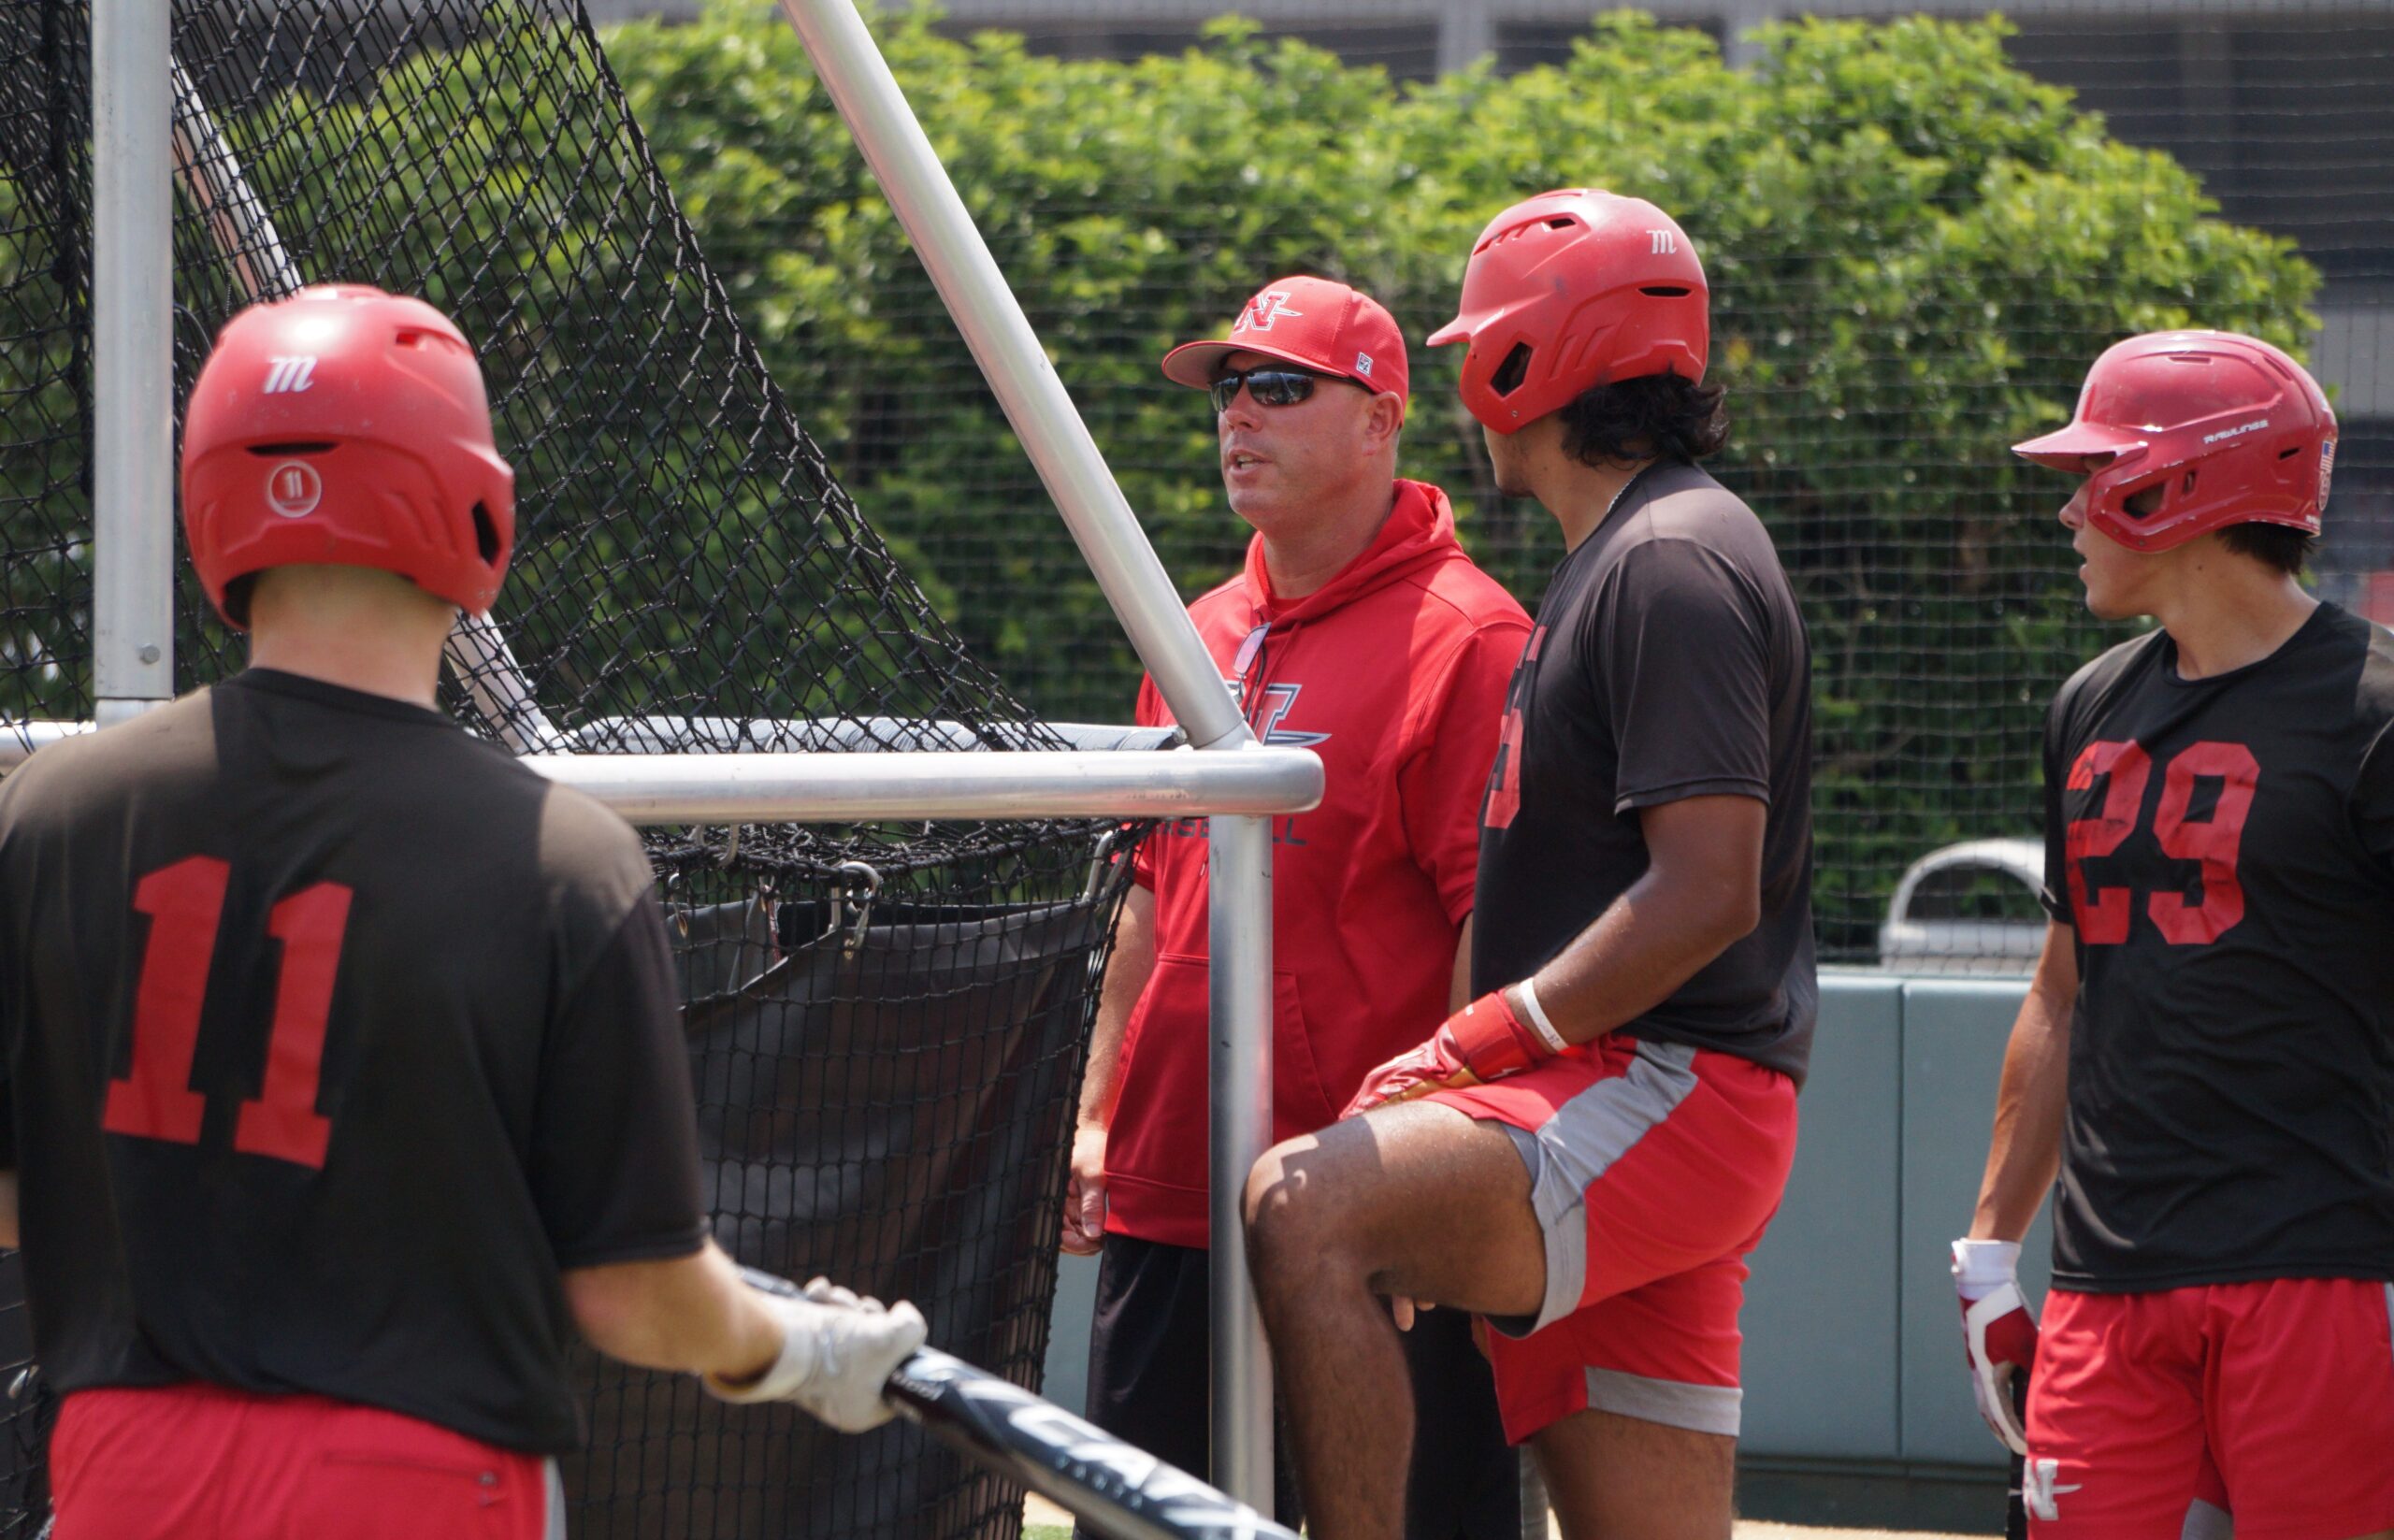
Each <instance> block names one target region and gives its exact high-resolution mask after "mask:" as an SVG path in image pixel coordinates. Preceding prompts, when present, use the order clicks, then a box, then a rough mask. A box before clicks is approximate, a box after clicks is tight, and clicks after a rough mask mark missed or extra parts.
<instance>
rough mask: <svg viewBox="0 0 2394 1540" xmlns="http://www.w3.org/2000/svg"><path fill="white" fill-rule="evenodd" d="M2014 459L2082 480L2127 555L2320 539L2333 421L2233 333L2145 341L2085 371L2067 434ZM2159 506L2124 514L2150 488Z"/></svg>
mask: <svg viewBox="0 0 2394 1540" xmlns="http://www.w3.org/2000/svg"><path fill="white" fill-rule="evenodd" d="M2012 453H2014V454H2017V455H2020V456H2022V457H2023V458H2026V459H2030V460H2034V461H2036V462H2037V463H2038V464H2039V465H2043V466H2051V467H2053V468H2055V469H2056V470H2072V471H2077V472H2079V473H2080V474H2082V475H2084V476H2086V477H2087V478H2088V484H2087V498H2086V521H2087V523H2089V524H2091V525H2094V526H2095V527H2096V528H2098V529H2099V530H2101V531H2102V532H2103V533H2104V534H2106V535H2108V536H2110V537H2111V538H2112V539H2113V540H2117V541H2119V543H2120V544H2122V545H2125V546H2127V547H2128V548H2129V549H2130V550H2132V551H2167V550H2169V549H2170V547H2172V546H2175V545H2184V544H2185V542H2186V541H2188V540H2193V539H2194V538H2195V537H2196V536H2198V535H2201V534H2205V533H2208V532H2209V531H2211V530H2214V529H2218V528H2222V527H2224V526H2225V525H2231V524H2280V525H2287V526H2288V527H2290V528H2294V529H2300V530H2301V531H2302V532H2303V533H2304V534H2306V535H2316V534H2317V533H2319V513H2320V511H2321V510H2322V509H2324V508H2326V507H2327V505H2328V481H2329V473H2330V471H2332V470H2333V469H2334V467H2335V457H2336V414H2335V413H2334V412H2333V411H2330V410H2329V409H2328V397H2327V396H2325V395H2323V394H2322V393H2321V392H2320V389H2319V386H2318V383H2317V382H2316V381H2314V380H2313V379H2312V378H2311V376H2310V375H2309V374H2307V373H2305V372H2304V370H2303V367H2302V366H2301V365H2300V364H2298V363H2296V362H2295V361H2294V360H2293V359H2291V358H2289V357H2287V356H2286V354H2285V353H2281V352H2280V351H2278V350H2277V349H2276V348H2273V347H2271V346H2270V345H2269V344H2268V343H2267V342H2264V341H2261V340H2260V339H2259V338H2252V337H2245V336H2243V335H2241V334H2239V333H2236V332H2149V333H2147V334H2146V335H2144V336H2142V337H2131V338H2128V339H2127V341H2125V342H2119V343H2114V344H2113V346H2112V347H2111V348H2110V349H2108V350H2106V351H2105V353H2104V354H2103V356H2102V357H2100V358H2098V359H2097V360H2095V367H2093V368H2091V369H2088V370H2087V371H2086V384H2085V388H2084V389H2083V390H2081V391H2080V392H2079V393H2078V412H2077V415H2076V416H2074V417H2072V418H2071V419H2070V425H2069V426H2068V427H2065V428H2062V429H2061V430H2059V431H2058V432H2055V433H2048V434H2046V435H2045V436H2044V437H2043V438H2041V439H2029V440H2028V441H2027V442H2026V443H2025V444H2014V445H2012ZM2155 486H2157V487H2159V488H2161V504H2160V506H2159V507H2157V508H2155V509H2153V510H2152V511H2149V512H2147V513H2146V514H2145V515H2144V516H2142V518H2140V517H2138V516H2137V515H2136V514H2133V513H2130V512H2129V511H2127V507H2126V506H2125V505H2126V503H2127V499H2128V498H2129V497H2133V496H2135V495H2136V494H2138V493H2140V492H2142V491H2144V490H2145V489H2146V488H2148V487H2155Z"/></svg>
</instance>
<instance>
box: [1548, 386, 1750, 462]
mask: <svg viewBox="0 0 2394 1540" xmlns="http://www.w3.org/2000/svg"><path fill="white" fill-rule="evenodd" d="M1727 394H1728V393H1727V392H1726V391H1725V390H1723V388H1722V387H1721V386H1719V385H1699V384H1695V383H1694V382H1693V381H1687V380H1683V379H1681V378H1680V376H1678V375H1676V374H1650V375H1646V376H1643V377H1641V378H1639V379H1636V380H1622V381H1618V382H1616V383H1613V384H1609V385H1598V386H1596V387H1594V389H1592V390H1585V391H1581V392H1580V393H1579V395H1578V396H1574V397H1573V398H1572V399H1571V400H1570V401H1569V402H1568V403H1567V404H1565V406H1564V407H1563V408H1562V410H1561V416H1562V418H1563V447H1564V449H1565V452H1567V453H1569V454H1570V455H1571V456H1572V458H1574V459H1576V460H1579V461H1581V462H1583V463H1585V464H1588V465H1592V466H1601V465H1620V464H1622V463H1623V462H1625V461H1630V460H1646V459H1657V458H1659V459H1665V460H1689V461H1695V460H1701V459H1703V458H1704V457H1705V456H1706V455H1708V454H1717V453H1720V452H1721V446H1722V445H1723V444H1725V443H1727V442H1728V441H1729V410H1728V408H1727V407H1726V406H1725V405H1724V404H1723V397H1724V396H1726V395H1727Z"/></svg>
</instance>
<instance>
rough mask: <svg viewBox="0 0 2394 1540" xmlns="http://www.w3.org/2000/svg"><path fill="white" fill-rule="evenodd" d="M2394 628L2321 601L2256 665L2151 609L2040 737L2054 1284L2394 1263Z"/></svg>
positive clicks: (2179, 1279) (2072, 691)
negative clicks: (2052, 941) (2055, 1179)
mask: <svg viewBox="0 0 2394 1540" xmlns="http://www.w3.org/2000/svg"><path fill="white" fill-rule="evenodd" d="M2389 722H2394V636H2389V635H2388V634H2387V632H2386V631H2384V630H2382V629H2380V628H2378V627H2376V626H2372V625H2370V624H2369V623H2368V622H2366V621H2364V620H2361V619H2360V618H2358V616H2356V615H2353V614H2351V613H2350V612H2346V611H2344V610H2341V609H2339V608H2337V607H2336V606H2334V605H2332V604H2322V605H2320V606H2319V607H2318V609H2317V610H2316V611H2315V612H2313V613H2312V615H2311V616H2310V618H2309V619H2308V620H2307V621H2305V623H2304V624H2303V626H2302V627H2301V628H2300V630H2298V631H2297V632H2296V633H2295V635H2294V636H2293V637H2292V638H2291V639H2290V640H2287V641H2286V644H2285V645H2283V646H2282V647H2280V648H2279V649H2278V650H2277V651H2276V652H2275V653H2273V654H2271V655H2270V656H2268V657H2266V658H2263V659H2262V660H2260V661H2259V662H2257V663H2254V664H2251V665H2249V666H2247V667H2245V668H2243V669H2235V670H2233V671H2230V672H2228V673H2224V674H2217V675H2214V676H2212V677H2209V678H2205V679H2193V680H2190V679H2184V678H2181V677H2180V676H2179V673H2178V651H2177V648H2176V646H2175V644H2174V643H2172V642H2171V640H2170V637H2169V635H2168V633H2167V632H2163V631H2156V632H2154V633H2152V634H2151V635H2148V636H2144V637H2142V638H2139V639H2138V640H2134V641H2130V642H2127V643H2124V644H2123V645H2121V646H2118V647H2115V648H2113V649H2112V650H2111V651H2110V652H2108V653H2106V654H2104V655H2102V656H2101V657H2098V658H2097V659H2096V660H2095V661H2094V662H2093V663H2090V664H2088V665H2087V666H2086V667H2085V668H2084V669H2081V670H2080V671H2079V672H2078V674H2077V675H2076V676H2075V677H2074V678H2072V679H2071V680H2070V683H2069V684H2066V685H2064V686H2063V688H2062V691H2061V694H2060V695H2059V696H2058V697H2057V698H2055V702H2054V707H2053V712H2052V714H2051V716H2050V717H2049V718H2048V721H2047V726H2046V735H2045V806H2046V812H2045V828H2046V856H2045V866H2046V893H2045V904H2046V907H2047V909H2048V910H2049V911H2050V912H2051V913H2052V914H2053V915H2054V917H2055V919H2057V920H2060V921H2062V922H2063V923H2065V924H2068V925H2070V926H2072V927H2073V928H2075V930H2076V946H2077V954H2078V966H2079V977H2080V981H2081V982H2080V987H2079V994H2078V1004H2077V1010H2076V1013H2075V1015H2074V1016H2073V1018H2072V1023H2071V1028H2070V1101H2069V1112H2068V1116H2067V1118H2066V1121H2065V1125H2064V1131H2063V1154H2062V1168H2061V1184H2060V1190H2059V1196H2058V1200H2057V1202H2056V1206H2055V1226H2054V1281H2055V1283H2056V1284H2058V1285H2060V1286H2061V1287H2063V1288H2075V1289H2084V1290H2092V1291H2098V1292H2117V1291H2136V1290H2147V1289H2162V1288H2184V1287H2188V1286H2192V1285H2197V1284H2207V1283H2228V1282H2237V1281H2242V1280H2251V1279H2259V1278H2293V1277H2352V1278H2385V1279H2394V733H2389V729H2388V724H2389Z"/></svg>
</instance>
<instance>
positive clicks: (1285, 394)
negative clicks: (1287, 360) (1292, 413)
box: [1205, 364, 1357, 411]
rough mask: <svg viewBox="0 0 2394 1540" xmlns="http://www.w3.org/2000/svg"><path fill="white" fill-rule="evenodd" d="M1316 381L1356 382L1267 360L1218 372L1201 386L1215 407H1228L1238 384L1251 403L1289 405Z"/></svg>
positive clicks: (1310, 392)
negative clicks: (1259, 365)
mask: <svg viewBox="0 0 2394 1540" xmlns="http://www.w3.org/2000/svg"><path fill="white" fill-rule="evenodd" d="M1316 381H1332V382H1333V383H1336V384H1342V385H1351V384H1355V383H1357V381H1352V380H1348V379H1347V378H1345V377H1344V376H1341V375H1335V374H1316V373H1314V372H1313V371H1312V370H1311V369H1300V368H1291V367H1290V366H1288V365H1286V364H1268V365H1265V366H1264V367H1262V368H1254V369H1240V370H1237V371H1235V372H1233V373H1231V374H1225V375H1222V376H1220V377H1219V378H1218V379H1216V380H1215V381H1214V382H1213V383H1212V384H1210V385H1208V386H1206V387H1205V393H1206V394H1207V395H1209V396H1212V397H1213V398H1214V410H1216V411H1228V410H1231V403H1232V402H1233V401H1235V400H1237V399H1238V388H1239V387H1240V386H1241V385H1245V386H1246V387H1247V394H1248V395H1249V396H1254V397H1255V404H1256V405H1257V406H1259V407H1293V406H1295V405H1296V404H1297V403H1298V402H1300V401H1303V400H1305V399H1306V398H1307V397H1309V396H1312V395H1313V387H1314V384H1315V382H1316Z"/></svg>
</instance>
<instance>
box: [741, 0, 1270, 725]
mask: <svg viewBox="0 0 2394 1540" xmlns="http://www.w3.org/2000/svg"><path fill="white" fill-rule="evenodd" d="M781 7H782V10H783V11H784V12H785V13H786V15H787V16H788V17H789V22H790V25H792V26H794V27H796V28H797V29H798V35H799V36H800V39H801V40H803V41H804V42H805V44H806V51H807V53H808V54H809V55H810V56H812V57H813V59H814V60H815V73H816V74H817V75H818V76H820V77H821V79H822V81H823V88H824V90H826V91H827V92H829V94H830V96H831V101H832V103H833V105H834V106H836V107H838V108H839V109H840V116H841V117H843V118H844V119H846V120H847V123H848V129H849V131H850V132H851V133H852V134H854V135H855V136H856V141H857V148H858V149H859V150H861V151H864V158H865V162H866V164H867V165H869V166H872V167H873V175H874V177H876V178H878V179H879V180H880V182H881V187H882V191H883V192H885V193H887V194H888V196H889V207H890V208H891V209H893V210H894V211H895V212H896V213H897V215H898V222H899V223H901V224H902V225H904V226H905V228H906V234H907V236H908V237H909V238H910V239H912V240H913V241H914V243H915V251H916V253H917V254H918V255H919V256H921V258H922V260H923V266H924V268H925V269H926V270H927V271H929V272H930V277H931V282H932V284H933V285H934V286H936V287H937V288H938V290H939V295H940V297H941V298H942V299H944V300H945V301H946V302H947V309H948V312H949V313H950V314H951V315H953V316H954V317H955V318H956V324H957V329H958V330H959V331H961V332H962V333H963V334H964V341H965V344H966V345H967V346H968V347H970V348H971V349H972V350H973V359H974V360H975V361H976V362H977V363H979V364H980V366H981V372H982V373H983V374H984V375H986V376H987V377H988V381H989V388H990V389H991V390H992V391H994V392H995V393H996V395H997V397H998V404H999V405H1000V406H1002V407H1003V408H1004V409H1005V414H1006V421H1007V422H1008V423H1010V424H1012V425H1014V431H1015V434H1016V436H1017V438H1019V439H1021V440H1022V447H1023V448H1024V449H1025V450H1027V451H1028V452H1029V453H1030V454H1031V465H1032V466H1033V467H1035V468H1037V469H1038V471H1039V479H1040V480H1041V481H1042V482H1045V483H1046V487H1047V493H1048V496H1049V497H1053V498H1055V500H1056V508H1057V511H1059V512H1060V513H1061V514H1063V516H1064V523H1065V524H1066V525H1068V526H1070V528H1071V529H1072V532H1073V539H1074V540H1076V541H1078V542H1079V544H1080V548H1081V554H1082V555H1083V556H1084V557H1086V558H1087V559H1088V561H1089V570H1090V571H1091V572H1093V573H1095V574H1096V576H1097V581H1098V583H1099V585H1100V586H1101V587H1102V588H1103V589H1104V591H1105V597H1106V599H1107V600H1108V601H1109V602H1110V603H1111V604H1112V605H1113V606H1114V613H1115V615H1116V616H1117V617H1118V619H1119V620H1120V621H1121V622H1122V628H1123V629H1124V630H1125V631H1126V632H1128V633H1129V634H1130V638H1131V645H1132V647H1133V648H1134V649H1136V650H1137V652H1138V655H1139V661H1140V662H1142V663H1144V664H1145V665H1147V672H1148V673H1150V674H1152V675H1154V676H1155V681H1156V688H1157V689H1159V690H1161V691H1162V692H1163V698H1164V699H1165V700H1166V701H1167V702H1168V703H1169V704H1170V705H1171V707H1172V711H1173V714H1174V715H1175V716H1176V717H1178V718H1179V719H1180V725H1181V726H1182V727H1185V728H1187V729H1188V732H1189V741H1190V742H1192V743H1194V744H1196V745H1197V746H1198V747H1199V748H1201V749H1207V748H1220V747H1228V746H1230V745H1232V744H1233V743H1236V742H1238V741H1242V740H1244V739H1246V738H1247V737H1249V736H1251V734H1250V733H1249V732H1248V730H1247V720H1246V718H1245V717H1244V716H1242V715H1241V714H1240V712H1239V709H1238V704H1237V702H1236V701H1234V700H1233V699H1232V698H1231V694H1230V690H1229V687H1228V686H1226V685H1225V684H1223V683H1222V677H1221V670H1220V669H1217V668H1216V667H1215V666H1214V661H1213V659H1212V658H1210V657H1208V656H1207V655H1206V654H1205V644H1204V642H1203V641H1201V640H1198V637H1197V627H1196V626H1193V625H1192V624H1190V619H1189V612H1188V611H1187V610H1185V609H1183V608H1182V606H1181V603H1180V596H1179V595H1178V593H1177V592H1175V590H1174V588H1173V586H1172V579H1171V578H1170V577H1169V576H1168V575H1167V574H1166V573H1165V571H1164V569H1163V563H1162V562H1161V561H1159V560H1158V559H1157V558H1156V554H1155V548H1154V547H1153V546H1151V545H1149V544H1148V543H1147V535H1146V533H1145V532H1144V531H1143V530H1141V529H1140V527H1139V521H1138V517H1137V516H1136V515H1135V514H1133V513H1132V511H1131V503H1130V499H1128V498H1126V497H1123V495H1122V489H1121V487H1119V486H1118V485H1117V484H1116V483H1115V480H1114V473H1113V472H1112V471H1111V470H1108V469H1107V468H1106V466H1105V457H1104V455H1103V454H1101V453H1099V452H1098V448H1097V440H1096V439H1092V438H1090V437H1089V427H1088V425H1086V424H1084V423H1083V422H1082V421H1081V415H1080V413H1079V411H1078V410H1074V406H1073V400H1072V397H1071V396H1068V395H1066V394H1065V392H1064V385H1063V381H1060V380H1059V379H1057V378H1056V367H1055V366H1054V365H1053V364H1050V363H1049V362H1048V361H1047V353H1046V350H1045V349H1043V348H1042V347H1041V346H1040V345H1039V338H1038V336H1037V334H1036V333H1034V332H1032V331H1031V322H1030V320H1029V319H1028V318H1027V317H1025V316H1024V315H1023V313H1022V307H1021V305H1019V304H1018V303H1017V302H1016V300H1015V297H1014V291H1013V290H1011V289H1009V288H1008V287H1007V286H1006V281H1005V275H1004V274H1002V272H1000V271H999V270H998V264H997V259H996V258H994V257H992V256H991V255H990V254H989V248H988V243H987V242H986V241H984V240H983V239H982V238H981V232H980V231H979V229H977V228H976V227H975V226H974V225H973V216H972V214H971V213H970V212H969V211H968V210H967V209H965V207H964V200H963V199H962V198H960V197H959V196H958V195H957V192H956V184H955V183H954V182H952V181H950V180H948V176H947V168H946V167H945V166H942V165H941V164H940V160H939V155H938V152H937V151H933V150H932V149H931V141H930V137H929V136H927V135H925V134H924V132H923V126H922V124H921V123H919V122H916V121H915V112H914V109H913V108H910V107H908V106H907V105H906V97H905V94H904V93H902V92H901V91H900V90H899V88H898V81H897V78H896V77H894V76H892V75H891V74H890V73H889V65H888V64H887V62H886V61H885V60H884V59H883V58H882V56H881V50H880V49H879V48H878V47H877V46H875V45H874V43H873V35H872V34H871V33H870V32H868V31H866V30H865V24H864V21H863V18H861V17H859V16H858V14H857V8H856V7H855V6H854V5H853V4H852V3H851V0H781Z"/></svg>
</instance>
